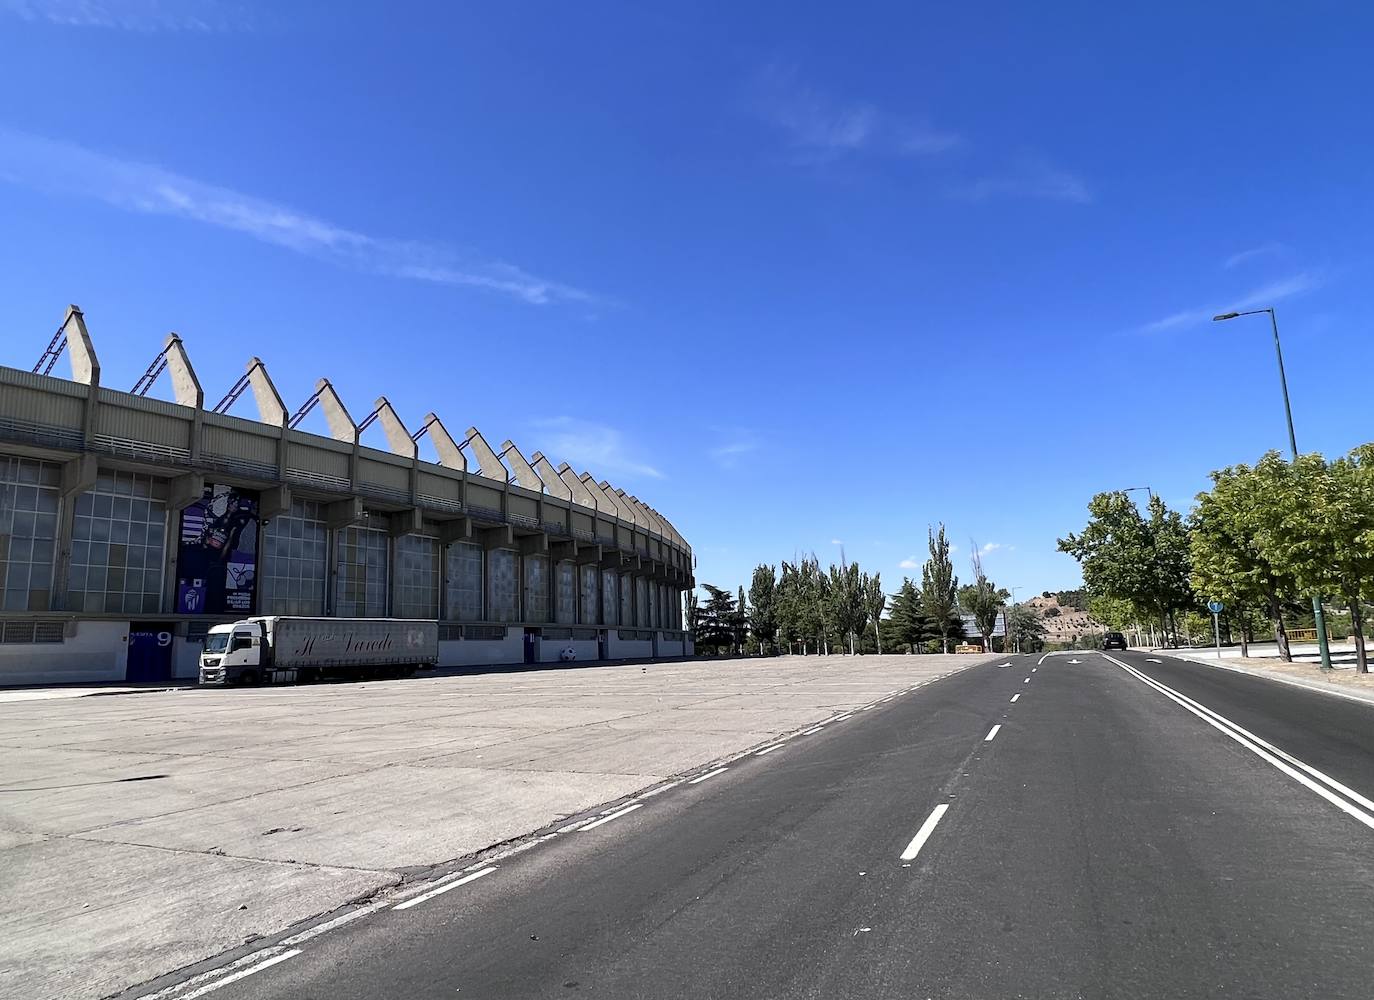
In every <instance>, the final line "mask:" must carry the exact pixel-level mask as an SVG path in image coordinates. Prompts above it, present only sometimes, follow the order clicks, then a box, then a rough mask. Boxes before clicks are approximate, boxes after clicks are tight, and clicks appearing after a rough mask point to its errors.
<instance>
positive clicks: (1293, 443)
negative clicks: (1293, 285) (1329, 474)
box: [1212, 307, 1331, 670]
mask: <svg viewBox="0 0 1374 1000" xmlns="http://www.w3.org/2000/svg"><path fill="white" fill-rule="evenodd" d="M1260 313H1268V314H1269V324H1270V326H1272V327H1273V329H1274V354H1275V355H1276V356H1277V357H1278V359H1279V387H1280V388H1281V389H1282V390H1283V414H1284V416H1285V417H1286V418H1287V420H1288V447H1289V449H1290V450H1291V451H1292V453H1293V462H1294V464H1297V461H1298V439H1297V436H1296V435H1295V434H1294V433H1293V407H1292V404H1290V403H1289V401H1288V376H1287V375H1286V374H1284V370H1283V347H1282V346H1280V344H1279V321H1278V318H1277V317H1276V316H1275V315H1274V310H1273V308H1272V307H1269V308H1265V309H1246V310H1244V311H1236V312H1225V313H1221V314H1220V315H1217V316H1213V317H1212V322H1213V323H1220V322H1223V321H1225V320H1228V319H1236V318H1238V317H1240V316H1258V315H1259V314H1260ZM1312 616H1313V618H1314V619H1315V621H1316V626H1317V645H1318V648H1319V649H1320V650H1321V654H1322V669H1323V670H1330V669H1331V649H1330V644H1329V643H1328V642H1327V641H1326V616H1325V615H1323V614H1322V599H1321V596H1320V595H1317V596H1314V597H1313V598H1312Z"/></svg>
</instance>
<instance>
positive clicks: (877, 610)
mask: <svg viewBox="0 0 1374 1000" xmlns="http://www.w3.org/2000/svg"><path fill="white" fill-rule="evenodd" d="M881 576H882V574H880V573H874V574H873V575H872V576H869V575H868V574H867V573H865V574H863V595H864V611H865V612H866V613H867V614H868V618H869V620H870V621H872V622H873V638H874V641H875V642H876V644H877V647H878V653H879V654H881V653H882V651H883V630H882V624H881V623H882V620H883V609H884V608H886V607H887V594H885V593H883V582H882V579H881Z"/></svg>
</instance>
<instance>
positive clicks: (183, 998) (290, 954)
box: [177, 948, 301, 1000]
mask: <svg viewBox="0 0 1374 1000" xmlns="http://www.w3.org/2000/svg"><path fill="white" fill-rule="evenodd" d="M300 953H301V950H300V949H299V948H292V949H290V950H289V951H283V952H280V953H278V954H276V955H273V956H272V957H271V958H264V959H263V960H262V961H261V962H258V963H256V964H254V965H249V966H246V967H245V968H242V969H239V970H238V971H237V972H231V973H229V975H227V976H221V977H220V978H219V979H216V980H215V981H214V982H212V983H206V984H205V985H204V986H201V987H199V988H198V989H194V990H192V991H191V992H190V993H181V994H179V995H178V996H177V1000H195V998H196V997H203V996H205V994H207V993H212V992H214V991H215V990H217V989H219V988H220V987H221V986H228V985H229V984H230V983H236V982H238V981H239V980H240V979H246V978H247V977H248V976H251V975H252V974H253V973H255V972H261V971H262V970H263V969H270V968H271V967H272V966H274V965H276V964H277V963H278V962H285V961H286V960H287V959H288V958H295V957H296V956H297V955H299V954H300Z"/></svg>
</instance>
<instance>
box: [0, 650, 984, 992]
mask: <svg viewBox="0 0 1374 1000" xmlns="http://www.w3.org/2000/svg"><path fill="white" fill-rule="evenodd" d="M984 659H986V658H985V657H981V656H961V657H953V656H949V657H944V656H920V657H908V656H884V657H877V656H866V657H860V658H850V657H839V656H837V657H828V658H818V657H808V658H802V657H781V658H778V659H772V660H753V661H750V660H714V661H698V662H686V663H672V664H654V665H650V666H649V667H648V668H647V670H646V669H644V668H641V667H640V666H638V665H625V666H598V667H581V668H574V669H547V670H535V671H518V672H512V673H491V674H484V675H478V676H449V677H430V678H417V679H413V680H407V681H389V682H371V683H365V684H339V685H315V686H306V687H284V688H261V689H244V690H221V689H209V690H186V691H167V692H158V693H155V694H140V695H137V696H121V697H105V698H81V699H50V700H44V699H35V700H26V701H17V702H6V703H3V704H0V761H3V766H0V892H3V894H4V897H5V899H6V900H7V902H8V903H9V905H8V906H7V907H6V908H5V910H4V912H3V914H0V995H3V996H23V997H26V998H30V1000H40V998H49V997H51V998H56V997H100V996H105V995H108V994H110V993H115V992H118V991H120V990H123V989H126V988H127V987H129V986H132V985H135V984H137V983H140V982H146V981H147V980H149V979H152V978H154V977H156V976H159V975H162V974H164V973H167V972H171V971H173V970H175V969H178V968H181V967H184V966H186V965H189V964H191V963H194V962H197V961H200V960H203V959H205V958H208V957H211V956H214V955H216V954H219V953H220V952H223V951H225V950H227V949H231V948H234V947H237V946H239V945H241V944H243V942H244V941H245V940H248V939H252V938H254V937H256V936H260V935H269V934H274V933H277V932H279V931H281V930H283V929H285V928H287V927H289V926H291V925H292V924H294V923H296V922H298V921H300V920H304V919H307V918H309V917H312V916H315V915H317V914H320V913H325V912H328V911H329V910H332V909H334V908H335V907H337V906H340V905H342V904H344V903H346V902H348V901H349V900H351V899H355V898H357V897H359V896H362V895H367V894H369V893H373V892H376V891H379V890H385V889H386V888H388V887H390V886H392V885H395V884H397V883H398V882H400V881H401V880H402V878H403V876H404V874H405V873H406V872H408V871H411V870H414V869H417V868H424V867H428V866H431V865H436V864H441V863H444V862H448V861H451V860H453V859H455V858H459V857H463V856H465V855H469V854H472V853H475V852H477V851H480V850H483V849H484V848H486V847H489V846H491V845H492V844H496V843H500V842H503V841H506V840H510V839H512V838H514V837H519V836H520V835H522V834H525V833H528V832H530V831H533V830H536V829H539V828H540V827H542V826H544V825H546V824H548V823H551V822H554V821H556V820H558V819H561V818H563V817H565V816H568V815H572V814H575V813H578V812H581V811H583V810H586V809H588V808H590V807H592V806H594V805H597V804H599V803H603V802H606V801H609V800H613V799H616V798H618V797H620V796H623V795H627V794H629V793H631V792H634V791H637V790H639V789H641V788H644V787H646V786H648V785H651V784H653V783H655V782H657V781H659V780H660V779H662V778H665V777H669V776H671V775H674V774H678V773H681V772H683V771H685V770H688V769H690V768H692V767H694V766H697V765H701V764H705V763H707V762H709V761H711V760H714V759H717V758H719V757H723V756H726V755H728V754H730V753H733V752H736V751H738V750H742V749H744V748H746V747H749V746H752V745H754V744H757V743H763V742H766V741H767V740H769V739H771V738H772V737H774V736H776V735H778V734H781V733H786V732H792V731H795V730H798V729H802V728H805V727H806V726H808V725H809V724H811V723H812V722H815V721H817V720H820V719H824V718H826V717H828V716H829V715H831V714H832V713H835V712H839V711H842V710H845V709H851V708H854V707H856V706H859V705H862V704H865V703H867V702H869V701H872V700H874V699H875V698H878V697H882V696H884V695H886V694H888V693H890V692H892V691H894V690H897V689H899V688H903V687H907V686H910V685H912V684H917V683H924V682H926V681H929V680H933V679H935V678H937V677H939V676H943V675H944V674H946V673H948V672H950V671H951V670H955V669H958V668H960V667H964V666H970V665H972V664H974V663H978V662H982V661H983V660H984Z"/></svg>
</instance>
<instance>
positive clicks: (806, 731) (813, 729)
mask: <svg viewBox="0 0 1374 1000" xmlns="http://www.w3.org/2000/svg"><path fill="white" fill-rule="evenodd" d="M820 731H821V727H820V726H812V727H811V728H810V729H803V730H802V735H803V736H810V735H811V734H812V733H819V732H820Z"/></svg>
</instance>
